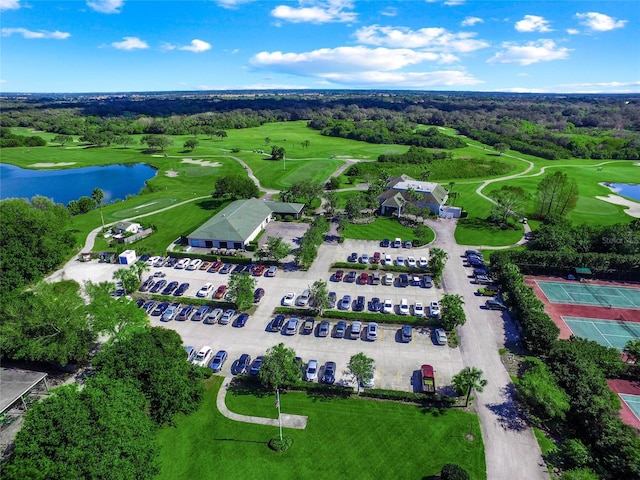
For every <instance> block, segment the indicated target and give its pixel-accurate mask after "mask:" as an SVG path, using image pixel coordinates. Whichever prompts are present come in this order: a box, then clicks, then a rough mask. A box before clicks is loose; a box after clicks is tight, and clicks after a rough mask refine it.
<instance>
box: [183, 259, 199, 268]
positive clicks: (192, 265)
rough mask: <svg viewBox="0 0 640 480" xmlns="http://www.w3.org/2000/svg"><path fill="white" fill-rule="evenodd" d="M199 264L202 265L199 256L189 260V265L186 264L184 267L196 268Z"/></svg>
mask: <svg viewBox="0 0 640 480" xmlns="http://www.w3.org/2000/svg"><path fill="white" fill-rule="evenodd" d="M200 265H202V260H200V259H199V258H194V259H193V260H191V261H190V262H189V265H187V267H186V269H187V270H197V269H198V268H200Z"/></svg>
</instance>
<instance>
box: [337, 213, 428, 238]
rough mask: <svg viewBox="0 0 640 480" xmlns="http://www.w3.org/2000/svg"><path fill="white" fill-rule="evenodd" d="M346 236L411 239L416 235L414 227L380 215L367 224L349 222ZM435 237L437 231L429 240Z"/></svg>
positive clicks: (345, 230) (344, 233) (343, 233)
mask: <svg viewBox="0 0 640 480" xmlns="http://www.w3.org/2000/svg"><path fill="white" fill-rule="evenodd" d="M342 235H343V236H344V237H345V238H354V239H356V240H378V241H380V240H382V239H383V238H388V239H390V240H393V239H394V238H397V237H400V238H403V239H406V240H410V239H412V238H414V237H415V235H414V234H413V229H412V228H409V227H405V226H404V225H400V224H399V223H398V221H397V220H396V219H394V218H385V217H378V218H377V219H376V220H375V221H373V222H372V223H366V224H361V225H357V224H353V223H349V224H347V227H346V228H345V229H344V231H343V232H342ZM434 238H435V233H433V232H431V238H430V239H429V242H432V241H433V239H434Z"/></svg>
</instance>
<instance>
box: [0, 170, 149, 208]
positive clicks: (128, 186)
mask: <svg viewBox="0 0 640 480" xmlns="http://www.w3.org/2000/svg"><path fill="white" fill-rule="evenodd" d="M155 175H156V170H155V169H154V168H153V167H150V166H149V165H145V164H143V163H136V164H130V165H105V166H100V167H84V168H70V169H66V170H52V169H44V170H29V169H25V168H20V167H16V166H15V165H9V164H6V163H0V199H5V198H31V197H33V196H35V195H42V196H43V197H47V198H51V199H52V200H53V201H54V202H55V203H63V204H65V205H66V204H68V203H69V202H70V201H71V200H77V199H78V198H80V197H82V196H87V197H90V196H91V192H92V191H93V189H94V188H101V189H102V190H103V191H104V200H103V201H104V203H109V202H113V201H115V200H123V199H125V198H126V197H127V196H128V195H135V194H137V193H138V192H140V190H142V189H143V188H144V186H145V182H146V181H147V180H149V179H151V178H153V177H155Z"/></svg>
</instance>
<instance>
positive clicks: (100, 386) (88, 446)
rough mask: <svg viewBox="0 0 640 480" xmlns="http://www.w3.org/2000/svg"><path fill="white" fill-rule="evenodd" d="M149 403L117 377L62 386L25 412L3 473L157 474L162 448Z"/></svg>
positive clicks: (122, 477) (10, 476)
mask: <svg viewBox="0 0 640 480" xmlns="http://www.w3.org/2000/svg"><path fill="white" fill-rule="evenodd" d="M146 408H147V402H146V401H145V398H144V396H143V395H142V394H141V393H140V392H139V391H137V390H136V389H135V388H133V386H132V385H130V384H127V383H125V382H122V381H120V380H118V379H110V380H109V381H108V382H106V381H104V380H103V379H95V380H92V381H90V382H89V383H88V384H87V385H86V386H85V387H84V388H82V389H80V388H79V386H78V385H77V384H71V385H68V386H63V387H59V388H57V389H55V390H54V391H53V393H52V395H51V396H49V397H48V398H44V399H43V400H41V401H39V402H37V403H36V404H34V405H32V406H31V407H30V408H29V410H27V412H26V413H25V415H24V424H23V426H22V429H21V430H20V431H19V432H18V435H17V436H16V439H15V453H14V456H13V458H12V459H11V460H10V461H9V462H8V463H6V464H3V469H2V470H3V471H2V478H4V479H6V480H18V479H20V480H22V479H25V478H29V479H32V480H47V479H53V478H60V479H62V478H64V479H68V480H82V479H87V478H92V479H105V480H107V479H109V480H129V479H132V478H140V479H142V478H152V477H154V476H155V475H156V474H157V473H158V472H159V463H158V460H157V451H158V448H157V445H156V441H155V431H154V428H153V424H152V423H151V421H150V419H149V416H148V415H147V414H146Z"/></svg>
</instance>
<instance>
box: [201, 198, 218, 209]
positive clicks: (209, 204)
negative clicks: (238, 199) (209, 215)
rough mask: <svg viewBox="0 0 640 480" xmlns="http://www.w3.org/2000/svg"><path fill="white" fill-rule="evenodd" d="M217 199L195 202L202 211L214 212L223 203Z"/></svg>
mask: <svg viewBox="0 0 640 480" xmlns="http://www.w3.org/2000/svg"><path fill="white" fill-rule="evenodd" d="M224 202H225V201H224V200H220V199H219V198H207V199H203V200H200V201H198V202H196V205H197V206H198V207H199V208H201V209H202V210H216V209H218V208H220V206H221V205H222V204H223V203H224Z"/></svg>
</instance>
